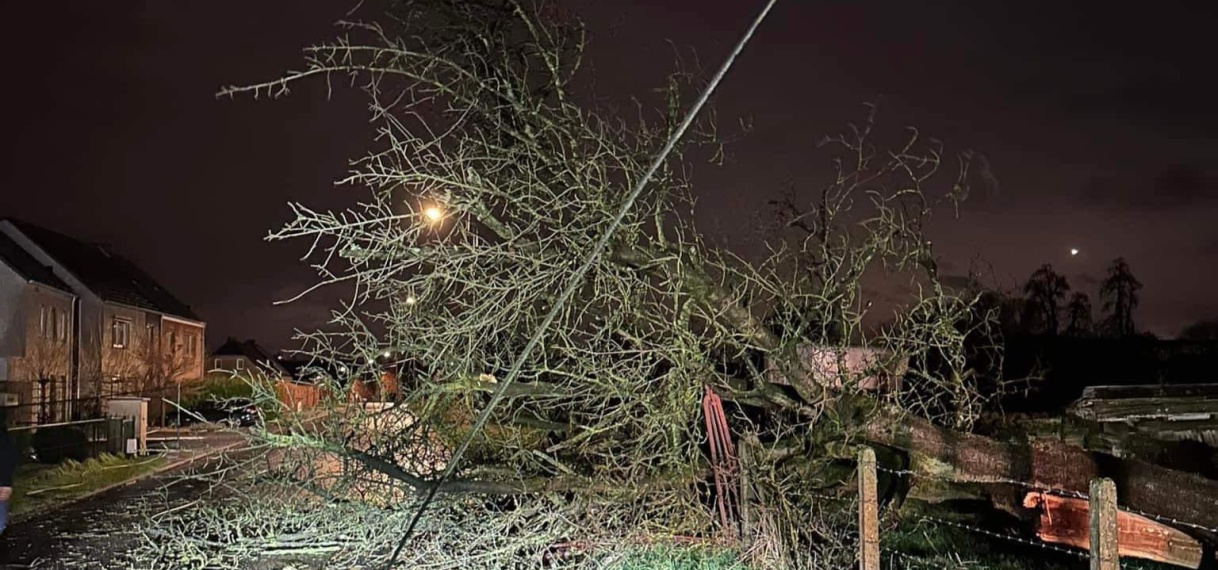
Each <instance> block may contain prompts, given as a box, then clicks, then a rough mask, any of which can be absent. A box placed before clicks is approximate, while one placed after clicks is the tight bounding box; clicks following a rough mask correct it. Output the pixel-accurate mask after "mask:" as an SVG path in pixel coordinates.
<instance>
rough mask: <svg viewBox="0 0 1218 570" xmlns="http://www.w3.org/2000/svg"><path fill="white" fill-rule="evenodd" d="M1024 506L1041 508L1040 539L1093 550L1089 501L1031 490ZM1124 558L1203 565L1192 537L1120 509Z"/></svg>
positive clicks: (1189, 566)
mask: <svg viewBox="0 0 1218 570" xmlns="http://www.w3.org/2000/svg"><path fill="white" fill-rule="evenodd" d="M1023 504H1024V506H1025V507H1027V508H1032V509H1038V510H1039V511H1040V519H1039V521H1038V523H1037V530H1036V534H1037V536H1039V537H1040V539H1041V540H1043V541H1045V542H1051V543H1054V544H1065V545H1068V546H1073V547H1076V548H1083V549H1090V547H1091V537H1090V507H1089V506H1088V504H1087V501H1085V500H1083V499H1076V498H1073V497H1061V496H1057V495H1047V494H1044V493H1035V492H1034V493H1028V494H1027V495H1026V496H1025V497H1024V502H1023ZM1116 518H1117V529H1118V533H1119V537H1120V538H1119V539H1118V541H1117V551H1118V552H1119V554H1120V555H1121V556H1122V557H1127V558H1141V559H1144V560H1153V561H1155V562H1162V563H1165V564H1172V565H1175V566H1181V567H1184V568H1194V569H1195V568H1199V567H1200V566H1201V559H1202V549H1201V543H1199V542H1197V540H1195V539H1193V538H1192V537H1191V536H1189V535H1187V534H1185V533H1183V532H1181V531H1179V530H1177V529H1174V528H1172V527H1169V526H1167V525H1164V524H1161V523H1158V522H1155V521H1153V520H1151V519H1148V518H1146V517H1143V516H1140V515H1135V514H1133V513H1130V512H1127V511H1123V510H1119V509H1118V510H1117V517H1116Z"/></svg>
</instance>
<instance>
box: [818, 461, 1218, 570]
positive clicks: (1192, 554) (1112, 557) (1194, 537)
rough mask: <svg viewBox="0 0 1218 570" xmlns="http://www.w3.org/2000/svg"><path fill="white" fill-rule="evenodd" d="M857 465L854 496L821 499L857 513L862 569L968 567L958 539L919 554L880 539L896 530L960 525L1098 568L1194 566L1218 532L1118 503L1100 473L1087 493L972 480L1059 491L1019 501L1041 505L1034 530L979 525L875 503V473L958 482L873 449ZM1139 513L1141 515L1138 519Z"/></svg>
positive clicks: (1006, 543) (996, 540)
mask: <svg viewBox="0 0 1218 570" xmlns="http://www.w3.org/2000/svg"><path fill="white" fill-rule="evenodd" d="M868 455H870V458H868ZM857 465H858V466H857V469H858V471H857V477H856V478H857V480H858V481H859V482H860V487H859V489H858V490H857V492H858V495H857V497H855V500H854V501H853V502H852V503H849V504H847V503H845V502H844V501H843V497H825V499H826V502H827V503H836V504H841V506H842V508H843V509H857V511H858V515H857V520H858V525H859V526H858V529H857V533H856V536H857V540H858V546H857V550H858V553H857V560H858V568H859V569H860V570H878V569H879V568H881V567H883V568H886V569H887V568H910V569H922V568H965V567H968V562H967V561H966V560H963V559H961V558H959V555H958V554H957V552H958V549H959V546H960V545H958V544H952V545H947V547H946V548H944V549H942V550H935V549H934V548H929V550H930V552H924V550H927V549H924V548H918V549H916V550H917V551H918V552H917V553H914V552H910V551H908V550H909V549H908V547H907V546H903V545H902V543H901V541H900V540H891V539H890V540H885V539H886V538H888V537H897V536H901V535H904V536H910V535H925V536H929V535H930V534H934V533H932V532H930V531H931V530H935V529H938V530H942V529H952V530H955V531H964V532H965V533H967V534H971V535H975V536H977V537H979V538H980V539H982V540H984V541H986V542H988V543H993V544H996V545H1003V549H1004V550H1008V551H1010V552H1012V553H1015V554H1016V555H1018V554H1019V553H1020V552H1024V553H1027V552H1030V551H1034V552H1036V553H1039V555H1040V556H1041V557H1048V558H1052V559H1058V560H1062V561H1069V560H1089V561H1091V568H1098V569H1101V570H1116V569H1117V568H1120V567H1121V560H1122V559H1123V558H1124V559H1126V560H1129V559H1141V560H1150V561H1154V562H1159V563H1166V564H1173V565H1177V566H1182V567H1189V568H1197V567H1199V566H1200V565H1201V564H1202V557H1203V555H1204V552H1205V550H1204V546H1203V541H1206V540H1212V539H1213V537H1215V536H1218V529H1216V528H1214V527H1213V526H1211V525H1207V524H1202V523H1200V522H1197V521H1189V520H1183V519H1181V518H1179V517H1172V516H1165V515H1163V514H1158V513H1152V512H1148V511H1146V510H1144V509H1137V508H1132V507H1128V506H1125V505H1122V504H1121V503H1120V501H1118V497H1117V494H1116V487H1115V484H1113V483H1112V481H1111V480H1108V479H1102V478H1098V479H1094V480H1092V481H1091V484H1090V488H1089V490H1088V492H1082V491H1079V490H1077V489H1067V488H1058V487H1052V486H1047V485H1043V484H1039V483H1029V482H1026V481H1018V480H1008V479H999V478H990V479H983V480H970V481H967V483H968V484H973V485H978V484H979V485H986V486H1011V487H1015V488H1016V489H1019V490H1022V491H1026V492H1027V493H1029V494H1032V495H1034V496H1036V497H1039V498H1041V500H1042V501H1043V498H1044V497H1059V498H1060V500H1059V501H1056V502H1053V503H1047V502H1040V503H1036V504H1033V505H1030V506H1029V505H1027V504H1025V505H1024V507H1026V508H1029V509H1031V510H1034V511H1035V510H1039V512H1038V513H1036V514H1039V515H1040V520H1039V521H1038V522H1037V523H1036V524H1035V528H1034V529H1032V530H1029V529H1028V527H1027V525H1014V524H1012V525H998V526H997V527H996V526H994V525H983V524H980V523H978V522H977V521H976V520H970V519H971V518H970V517H961V518H956V517H950V516H948V515H944V516H935V515H934V514H928V513H924V512H919V510H918V509H913V510H910V509H900V508H898V507H897V506H896V504H895V503H896V502H895V501H890V502H888V503H887V504H884V505H881V504H880V503H881V501H880V497H878V496H877V494H876V493H877V487H878V485H877V475H879V476H887V477H890V478H898V479H901V480H903V481H904V482H905V483H908V484H910V485H913V483H914V482H915V480H919V479H920V480H922V481H933V482H936V483H947V484H960V483H961V481H959V480H957V479H953V478H951V477H944V476H937V475H934V474H930V473H925V472H919V471H914V470H909V469H892V468H888V467H883V466H877V465H875V462H874V455H873V454H870V453H869V452H864V453H861V454H860V456H859V460H858V464H857ZM869 470H870V471H871V473H870V475H869V474H868V471H869ZM1051 504H1052V505H1056V508H1057V512H1056V513H1055V512H1053V510H1052V509H1053V507H1051V506H1050V505H1051ZM868 506H870V507H871V509H874V510H873V511H871V512H876V513H879V515H880V516H876V515H874V514H870V513H869V511H868ZM1137 517H1141V518H1142V519H1144V520H1142V521H1139V520H1137ZM881 521H883V522H882V523H881ZM1046 521H1047V522H1048V523H1050V525H1052V526H1051V528H1047V529H1046V528H1043V526H1042V525H1044V524H1045V522H1046ZM1145 521H1154V523H1158V524H1160V525H1162V527H1155V526H1153V525H1147V524H1145ZM1025 522H1026V521H1025ZM1020 526H1022V527H1023V528H1022V530H1023V531H1024V532H1019V531H1015V530H1011V528H1012V527H1020ZM1173 532H1176V533H1179V534H1173ZM872 536H874V537H876V542H877V543H878V549H877V548H876V545H869V544H868V542H869V541H870V540H871V539H869V537H872ZM869 547H870V548H869ZM1160 547H1161V548H1160ZM944 560H950V561H951V562H944Z"/></svg>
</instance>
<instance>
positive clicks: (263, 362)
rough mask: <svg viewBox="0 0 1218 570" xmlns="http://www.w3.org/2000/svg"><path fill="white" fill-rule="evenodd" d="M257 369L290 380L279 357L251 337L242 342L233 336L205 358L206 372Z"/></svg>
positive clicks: (245, 371)
mask: <svg viewBox="0 0 1218 570" xmlns="http://www.w3.org/2000/svg"><path fill="white" fill-rule="evenodd" d="M254 371H259V372H261V373H262V374H264V375H265V376H267V377H268V378H273V379H282V380H290V379H291V378H292V375H291V373H289V372H288V369H287V368H285V367H284V366H283V364H280V362H279V359H277V358H273V357H271V355H270V354H268V353H267V352H266V351H265V350H263V349H262V347H261V346H259V345H258V343H257V342H254V340H253V339H250V340H246V341H244V342H242V341H239V340H237V339H235V338H233V337H228V340H227V341H225V342H224V344H222V345H220V347H219V348H217V349H216V350H214V351H212V353H211V355H210V356H209V357H208V358H207V372H208V373H212V372H223V373H226V374H252V373H253V372H254Z"/></svg>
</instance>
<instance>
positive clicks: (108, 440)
mask: <svg viewBox="0 0 1218 570" xmlns="http://www.w3.org/2000/svg"><path fill="white" fill-rule="evenodd" d="M135 431H136V426H135V420H134V419H132V418H128V417H109V418H95V419H89V420H79V421H66V422H57V423H48V424H38V425H29V426H18V427H12V428H7V432H8V437H9V438H10V440H11V441H12V444H13V448H14V449H15V450H16V451H17V453H18V454H19V456H20V457H21V459H22V461H35V462H41V463H58V462H60V461H62V460H64V459H72V460H76V461H83V460H85V459H89V458H92V457H97V456H99V455H101V454H103V453H111V454H116V455H117V454H124V453H126V452H127V450H128V449H127V445H128V441H129V440H131V439H133V438H135V436H136V435H135Z"/></svg>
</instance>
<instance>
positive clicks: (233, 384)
mask: <svg viewBox="0 0 1218 570" xmlns="http://www.w3.org/2000/svg"><path fill="white" fill-rule="evenodd" d="M253 397H254V386H253V382H252V381H251V380H250V379H249V378H246V377H244V376H231V375H228V374H208V375H207V376H205V377H204V378H203V381H202V382H201V383H199V386H198V388H197V389H195V390H194V391H192V392H191V393H190V394H189V395H186V396H184V397H183V398H182V405H183V406H185V407H186V408H191V407H193V406H195V405H198V404H199V403H201V402H206V401H223V400H231V399H233V398H253Z"/></svg>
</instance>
